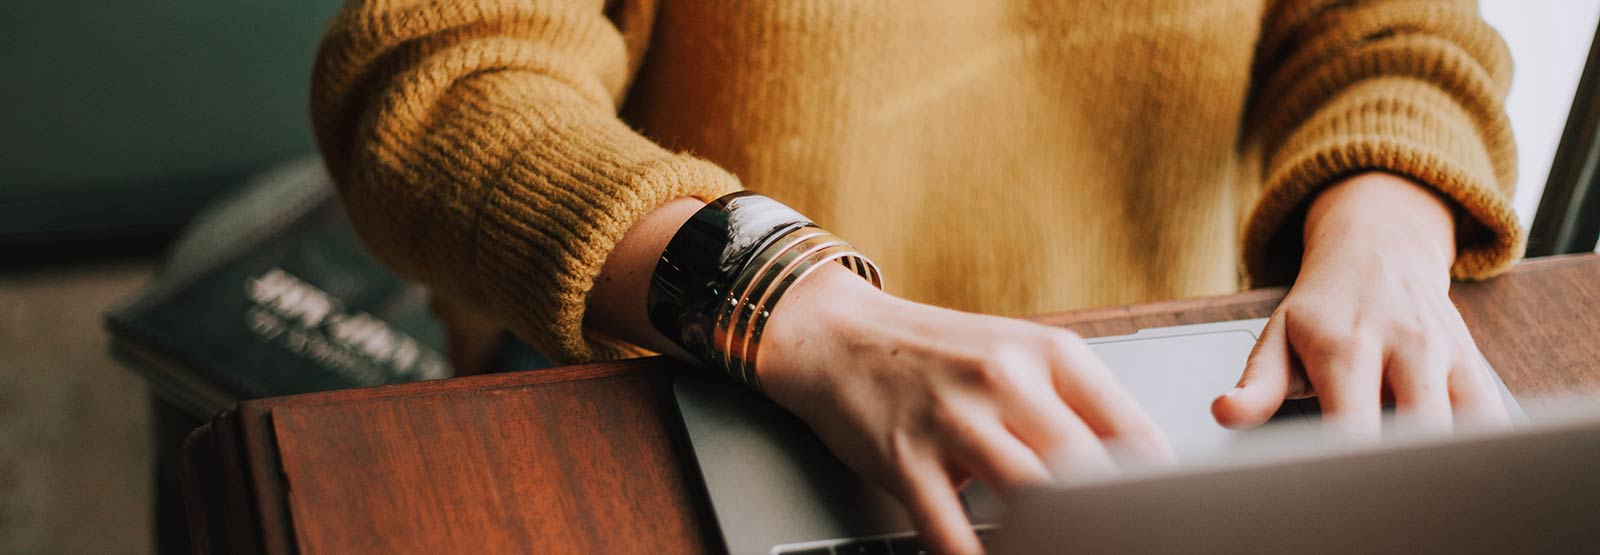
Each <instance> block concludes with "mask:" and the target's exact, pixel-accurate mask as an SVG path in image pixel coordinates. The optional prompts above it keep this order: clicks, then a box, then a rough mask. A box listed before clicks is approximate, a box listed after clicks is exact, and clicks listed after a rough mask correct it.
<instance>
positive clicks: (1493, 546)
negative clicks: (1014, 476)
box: [994, 400, 1600, 554]
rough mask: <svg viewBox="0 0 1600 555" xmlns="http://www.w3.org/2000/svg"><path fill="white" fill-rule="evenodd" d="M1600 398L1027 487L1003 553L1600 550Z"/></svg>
mask: <svg viewBox="0 0 1600 555" xmlns="http://www.w3.org/2000/svg"><path fill="white" fill-rule="evenodd" d="M1597 406H1600V405H1597V400H1589V401H1587V409H1588V410H1587V414H1582V413H1580V414H1577V415H1575V416H1574V415H1570V414H1568V415H1563V416H1561V417H1558V418H1541V417H1540V415H1538V414H1537V413H1536V414H1535V417H1534V418H1533V419H1532V422H1533V424H1530V425H1527V426H1526V427H1524V428H1520V429H1517V430H1514V431H1501V432H1495V433H1478V434H1473V433H1470V432H1469V433H1467V434H1464V435H1458V436H1455V437H1443V438H1432V439H1424V440H1420V441H1412V442H1409V443H1408V442H1397V443H1391V444H1384V445H1378V446H1367V447H1360V448H1340V447H1337V446H1327V445H1326V444H1323V445H1322V446H1320V447H1319V448H1313V449H1298V450H1283V449H1277V450H1274V451H1267V452H1259V453H1257V454H1256V455H1255V456H1251V457H1246V458H1243V459H1241V460H1234V461H1231V462H1226V463H1215V464H1208V465H1201V466H1199V467H1192V468H1179V469H1177V470H1176V471H1173V472H1168V473H1166V474H1164V475H1153V476H1143V477H1138V478H1122V479H1116V480H1114V481H1109V482H1103V483H1098V484H1083V485H1078V486H1072V487H1057V488H1039V489H1032V490H1024V491H1020V492H1017V493H1016V494H1015V495H1013V496H1011V498H1010V503H1011V507H1010V508H1011V509H1012V510H1010V511H1009V512H1008V514H1007V516H1006V519H1005V521H1004V522H1005V523H1004V525H1003V526H1002V529H1001V531H1000V532H999V534H998V535H997V541H996V544H995V549H994V552H995V553H1000V554H1015V553H1180V552H1181V553H1258V552H1268V551H1282V550H1287V551H1293V552H1295V553H1312V554H1316V553H1576V552H1584V551H1591V550H1593V549H1594V548H1595V546H1596V545H1600V471H1597V470H1596V469H1597V465H1600V411H1597V410H1595V409H1596V407H1597ZM1268 432H1269V434H1268V435H1270V432H1272V431H1270V430H1269V431H1268ZM1304 432H1306V430H1295V431H1294V433H1298V434H1299V437H1302V438H1303V437H1306V434H1305V433H1304ZM1274 439H1275V440H1278V441H1277V442H1280V443H1281V440H1284V439H1291V438H1289V437H1279V438H1267V440H1269V441H1270V440H1274ZM1252 441H1255V440H1254V439H1253V440H1252ZM1291 442H1292V441H1291Z"/></svg>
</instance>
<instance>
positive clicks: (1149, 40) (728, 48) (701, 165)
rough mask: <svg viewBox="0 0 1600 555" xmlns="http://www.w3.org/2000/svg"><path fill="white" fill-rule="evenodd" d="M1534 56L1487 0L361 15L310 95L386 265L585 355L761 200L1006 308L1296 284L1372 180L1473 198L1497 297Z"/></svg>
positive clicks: (921, 279)
mask: <svg viewBox="0 0 1600 555" xmlns="http://www.w3.org/2000/svg"><path fill="white" fill-rule="evenodd" d="M1510 69H1511V68H1510V62H1509V57H1508V54H1507V51H1506V49H1505V46H1504V44H1503V43H1502V42H1501V40H1500V38H1499V37H1498V36H1497V35H1496V34H1495V33H1494V31H1493V30H1492V29H1490V28H1489V27H1488V26H1487V25H1485V24H1484V22H1483V21H1482V20H1481V19H1480V18H1479V17H1478V15H1477V11H1476V2H1475V1H1473V0H1456V1H1403V0H1392V1H1370V2H1362V1H1354V2H1352V1H1346V0H1338V1H1334V0H1323V1H1287V0H1286V1H1282V2H1271V1H1264V0H1165V1H1159V0H1098V1H1071V0H1060V1H1045V0H1039V1H1028V0H985V1H973V0H685V1H663V2H656V1H654V0H612V1H607V2H602V1H600V0H590V1H554V0H544V1H537V2H534V1H521V2H519V1H509V0H505V1H494V0H482V1H475V2H474V1H464V0H458V1H437V0H435V1H427V0H417V1H407V0H360V1H353V2H351V3H350V5H349V6H347V7H346V9H345V10H344V11H343V12H342V13H341V14H340V15H339V16H338V17H337V19H335V20H334V21H333V22H332V24H331V28H330V30H329V33H328V36H327V38H326V41H325V42H324V44H323V46H322V51H321V54H320V56H319V58H318V62H317V66H316V76H315V85H314V90H313V94H312V101H313V102H312V104H313V116H314V120H315V127H316V130H317V135H318V139H319V141H320V145H321V148H322V152H323V154H324V156H325V158H326V160H327V164H328V167H329V169H330V170H331V171H332V173H333V175H334V177H335V179H336V180H337V182H338V183H339V186H340V190H341V193H342V195H343V198H344V201H345V203H346V206H347V208H348V210H349V212H350V214H351V217H352V218H353V220H354V222H355V224H356V226H357V228H358V229H359V231H360V233H361V234H362V237H363V238H364V240H365V241H366V243H367V244H368V245H369V247H370V248H371V249H372V250H374V251H375V252H376V253H377V254H378V255H379V256H380V257H381V258H383V259H384V260H386V261H387V262H388V263H389V264H391V265H393V266H394V267H395V268H396V269H398V270H399V271H401V272H402V273H404V274H406V275H408V276H411V277H413V278H415V279H418V280H421V281H423V282H425V283H427V284H429V285H430V286H431V287H433V289H434V290H435V291H436V292H437V293H439V294H442V295H444V296H445V297H446V298H448V299H452V300H453V301H454V302H456V303H459V304H460V305H462V306H466V307H470V310H471V311H473V312H476V313H478V314H482V315H485V316H486V317H489V318H492V319H493V321H495V322H498V323H500V324H502V325H503V326H505V327H506V328H508V329H511V330H512V331H514V332H515V333H516V334H517V335H519V336H520V337H522V338H523V339H525V340H527V341H529V342H530V343H531V344H532V345H534V346H535V347H536V348H539V349H541V350H543V351H544V352H546V353H547V354H550V355H552V356H554V357H555V358H557V359H558V360H563V361H578V360H591V359H597V358H606V357H616V356H622V355H624V354H626V353H628V352H629V350H628V349H627V348H626V347H625V346H621V345H618V344H616V343H615V342H613V341H611V340H608V339H607V338H604V337H601V336H600V335H599V334H597V333H594V332H593V331H592V330H587V329H585V327H584V310H585V303H586V301H587V295H588V292H589V291H590V289H591V285H592V284H593V282H594V280H595V277H596V276H597V275H598V273H599V271H600V267H601V264H602V263H603V262H604V260H605V257H606V255H607V253H608V252H610V250H611V249H612V248H613V246H614V245H615V244H616V242H617V241H618V240H619V239H620V238H621V237H622V235H623V233H624V232H625V231H626V230H627V229H628V227H629V225H630V224H632V223H633V222H634V221H636V220H637V219H639V218H640V217H641V216H642V215H644V214H646V213H647V212H649V211H650V210H651V209H652V208H654V207H656V206H658V205H660V204H662V203H663V202H666V201H668V200H671V199H674V198H678V197H683V196H693V197H698V198H701V199H711V198H715V197H717V196H719V195H722V194H724V193H727V192H730V191H733V190H737V189H739V188H741V187H749V188H751V189H753V190H756V191H759V192H762V193H764V194H767V195H769V196H772V197H774V198H777V199H778V200H781V201H783V202H785V203H788V204H789V205H791V206H793V207H795V208H796V209H797V210H799V211H800V212H802V213H805V214H807V215H809V216H811V217H812V218H813V219H815V220H816V221H817V222H818V223H819V224H820V225H822V226H824V227H826V228H828V229H830V230H832V231H834V232H835V233H837V234H839V235H840V236H842V237H845V238H847V239H849V240H850V241H852V242H853V243H854V244H855V245H856V246H857V247H858V248H860V249H861V250H862V251H863V252H865V253H867V254H868V255H869V256H871V257H873V258H874V260H876V261H877V262H878V263H879V264H880V265H881V266H882V267H883V270H884V272H885V275H886V278H887V281H888V288H889V290H890V291H891V292H893V293H895V294H897V295H901V296H904V297H907V298H910V299H913V300H917V301H923V302H928V303H933V304H938V305H944V306H949V307H955V308H959V309H966V310H973V311H981V312H988V313H998V314H1009V315H1023V314H1031V313H1040V312H1049V311H1060V310H1066V309H1072V308H1078V307H1085V306H1095V305H1114V304H1122V303H1132V302H1137V301H1146V300H1153V299H1162V298H1173V297H1184V296H1193V295H1203V294H1215V293H1225V292H1230V291H1234V290H1236V289H1237V288H1238V287H1240V285H1241V284H1242V283H1244V279H1243V278H1244V277H1245V276H1248V277H1249V278H1251V279H1253V281H1254V282H1256V283H1280V282H1284V281H1287V280H1288V279H1290V278H1292V276H1293V274H1294V271H1295V269H1296V266H1297V264H1298V258H1299V256H1298V255H1299V248H1300V234H1301V230H1300V225H1301V224H1300V219H1301V218H1302V217H1303V215H1302V214H1303V211H1304V209H1305V206H1306V204H1307V202H1308V200H1309V198H1310V197H1311V196H1312V195H1314V194H1315V193H1316V192H1317V190H1318V188H1319V187H1323V186H1325V185H1328V184H1330V183H1331V182H1334V181H1337V180H1338V179H1340V178H1341V177H1344V176H1347V175H1350V174H1352V173H1354V172H1360V171H1364V170H1384V171H1389V172H1393V173H1397V174H1401V175H1404V176H1407V177H1410V178H1411V179H1413V180H1415V181H1417V182H1419V183H1423V184H1426V185H1428V186H1431V187H1433V188H1434V189H1436V190H1438V191H1439V192H1441V193H1443V194H1444V195H1446V196H1447V197H1449V198H1450V199H1453V200H1454V201H1455V203H1456V204H1457V205H1458V206H1459V209H1460V210H1459V212H1460V218H1459V222H1460V223H1459V226H1458V236H1459V252H1460V254H1459V255H1458V257H1457V260H1456V263H1455V267H1454V270H1453V272H1454V275H1455V276H1456V277H1458V278H1481V277H1485V276H1489V275H1491V274H1493V273H1495V272H1498V271H1501V270H1502V269H1504V268H1506V267H1507V266H1508V265H1509V264H1510V263H1512V262H1513V261H1514V260H1515V259H1516V258H1517V257H1518V256H1519V254H1520V252H1521V246H1522V238H1521V232H1520V230H1519V227H1518V225H1517V223H1516V219H1515V215H1514V214H1513V212H1512V210H1511V208H1510V206H1509V202H1508V199H1509V196H1508V195H1509V194H1510V189H1511V187H1512V184H1513V182H1514V171H1515V169H1514V168H1515V164H1514V157H1515V154H1514V147H1513V143H1512V138H1511V133H1510V130H1509V127H1508V125H1507V122H1506V119H1505V115H1504V111H1503V109H1502V105H1501V102H1502V99H1503V97H1504V95H1505V92H1506V89H1507V87H1508V85H1509V76H1510Z"/></svg>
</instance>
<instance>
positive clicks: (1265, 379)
mask: <svg viewBox="0 0 1600 555" xmlns="http://www.w3.org/2000/svg"><path fill="white" fill-rule="evenodd" d="M1284 319H1285V318H1284V316H1283V313H1282V312H1279V313H1277V314H1274V315H1273V316H1272V319H1270V320H1267V326H1266V327H1265V328H1263V329H1262V330H1261V339H1260V340H1258V341H1256V346H1255V349H1252V350H1251V351H1250V358H1249V359H1248V360H1247V361H1246V362H1245V365H1244V373H1243V374H1241V375H1240V376H1239V383H1238V385H1235V386H1234V387H1233V389H1231V390H1228V391H1227V392H1226V393H1223V394H1222V395H1221V396H1219V397H1217V399H1216V400H1215V401H1212V402H1211V416H1212V417H1213V418H1216V419H1217V423H1218V424H1221V425H1223V426H1224V427H1227V428H1252V427H1255V426H1260V425H1261V424H1262V423H1264V422H1266V421H1267V419H1269V418H1272V415H1273V414H1274V413H1276V412H1278V408H1279V407H1281V406H1283V400H1284V399H1286V398H1288V396H1289V385H1290V373H1291V372H1293V367H1292V363H1291V361H1290V354H1289V339H1288V335H1287V334H1286V333H1285V328H1284Z"/></svg>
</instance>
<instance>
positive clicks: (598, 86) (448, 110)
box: [312, 0, 739, 362]
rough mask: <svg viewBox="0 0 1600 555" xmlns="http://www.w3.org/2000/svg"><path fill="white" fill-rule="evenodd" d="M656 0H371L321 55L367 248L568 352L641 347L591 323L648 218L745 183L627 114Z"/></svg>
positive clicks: (316, 114) (337, 145)
mask: <svg viewBox="0 0 1600 555" xmlns="http://www.w3.org/2000/svg"><path fill="white" fill-rule="evenodd" d="M653 13H654V7H653V5H651V3H650V2H610V3H609V4H607V3H604V2H602V1H601V0H592V1H542V2H525V1H511V0H505V1H499V0H480V1H472V0H449V1H445V0H355V1H352V2H350V3H349V4H348V5H347V6H346V7H345V9H344V10H343V11H342V12H341V13H340V14H339V15H338V16H337V17H336V18H335V19H334V21H333V22H332V23H331V25H330V29H329V31H328V34H327V36H326V38H325V39H324V41H323V44H322V47H321V51H320V52H319V54H318V59H317V64H316V69H315V75H314V78H313V91H312V117H313V122H314V126H315V128H316V133H317V139H318V144H319V146H320V148H321V150H322V154H323V157H324V158H325V160H326V163H327V165H328V168H329V170H330V172H331V173H332V175H333V177H334V180H335V182H336V183H337V184H338V188H339V191H340V194H341V197H342V199H343V201H344V203H345V207H346V209H347V211H348V212H349V214H350V216H351V220H352V221H353V222H354V224H355V226H356V228H357V231H358V234H359V235H360V236H361V237H362V240H363V241H364V242H365V243H366V245H367V246H368V247H369V248H370V249H371V250H372V251H374V253H375V254H376V255H377V256H378V257H379V258H380V259H382V260H384V261H385V262H386V263H387V264H389V265H390V266H392V267H393V268H395V269H396V270H397V271H399V272H400V273H402V274H403V275H406V276H408V277H410V278H413V279H417V280H419V281H422V282H424V283H426V284H428V285H429V286H430V287H431V288H433V289H434V290H435V291H436V292H437V293H441V294H444V295H446V296H448V297H451V298H452V299H454V300H455V301H457V302H461V303H466V304H469V305H470V306H475V307H476V310H480V311H483V312H486V313H487V314H490V315H492V316H493V317H495V318H497V319H499V320H500V321H502V322H503V323H504V324H505V325H506V326H507V327H509V328H510V329H511V330H512V331H513V332H515V333H516V334H517V335H518V336H520V337H521V338H523V339H524V340H526V341H528V342H529V343H530V344H531V345H533V346H534V347H535V348H537V349H539V350H540V351H542V352H544V353H545V354H546V355H548V356H551V357H552V358H554V359H557V360H559V361H563V362H574V361H587V360H596V359H605V358H617V357H622V356H625V355H628V354H633V353H635V352H636V351H634V350H633V349H632V348H631V347H628V346H627V345H624V344H622V343H620V342H617V341H614V340H611V339H608V338H606V337H603V336H602V335H601V334H598V333H594V332H592V331H591V330H586V329H585V328H584V325H583V321H584V313H585V306H586V304H587V301H588V294H589V291H590V290H591V289H592V286H593V284H594V282H595V279H596V277H597V276H598V275H599V273H600V268H601V265H602V264H603V263H604V261H605V258H606V256H607V254H608V253H609V252H610V251H611V250H612V249H613V247H614V246H615V245H616V243H617V242H618V241H619V240H620V239H621V238H622V235H623V233H624V232H625V231H627V229H628V228H629V227H630V225H632V224H633V223H634V222H635V221H637V220H638V219H640V218H641V217H642V216H643V215H644V214H646V213H648V212H650V211H651V210H652V209H654V208H655V207H657V206H659V205H660V204H662V203H665V202H667V201H670V200H672V199H675V198H681V197H686V196H692V197H698V198H701V199H712V198H715V197H717V196H720V195H722V194H724V193H727V192H730V191H733V190H737V189H738V188H739V183H738V181H737V180H736V179H735V178H734V177H733V176H731V175H729V174H728V173H727V172H724V171H722V170H721V169H719V168H717V167H716V166H714V165H713V164H711V163H709V162H706V161H704V160H701V159H697V158H694V157H692V156H689V155H686V154H679V153H673V152H669V151H667V150H665V149H663V148H661V147H660V146H658V145H656V144H654V143H652V142H651V141H650V140H648V139H646V138H645V137H643V136H641V135H639V134H638V133H636V132H635V131H633V130H632V129H630V128H629V127H628V126H627V125H625V124H624V123H623V122H622V121H621V120H619V119H618V117H617V109H618V104H619V103H620V101H621V99H622V98H623V95H624V93H625V91H626V89H627V86H628V82H629V80H630V79H631V77H632V73H633V70H634V69H633V68H634V67H635V66H636V65H637V60H638V58H639V55H640V53H641V52H642V50H643V48H644V45H645V44H646V43H647V42H648V33H649V29H650V25H651V23H652V19H653Z"/></svg>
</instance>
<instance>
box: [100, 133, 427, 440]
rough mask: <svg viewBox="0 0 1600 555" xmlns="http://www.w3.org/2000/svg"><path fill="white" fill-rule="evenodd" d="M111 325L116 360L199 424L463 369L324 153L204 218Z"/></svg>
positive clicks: (252, 186)
mask: <svg viewBox="0 0 1600 555" xmlns="http://www.w3.org/2000/svg"><path fill="white" fill-rule="evenodd" d="M105 324H106V328H107V330H108V331H109V332H110V334H111V338H112V339H111V348H112V352H113V353H114V354H115V355H116V356H118V357H119V358H120V359H121V360H123V361H125V362H126V363H127V364H128V365H129V366H131V367H132V368H133V369H134V370H136V371H139V372H140V373H142V374H143V375H144V376H145V378H146V379H147V380H148V381H149V382H150V383H151V385H152V386H153V389H154V392H155V394H156V395H157V396H159V397H160V398H162V399H164V400H166V401H168V402H170V403H172V404H174V405H176V406H178V407H179V408H181V409H182V410H184V411H185V412H187V413H190V414H192V415H194V416H197V417H201V418H205V417H209V416H210V415H211V414H214V413H216V412H217V411H220V410H224V409H226V408H229V407H231V406H233V405H234V404H235V403H237V402H239V401H241V400H245V399H255V398H262V397H275V396H280V395H290V394H296V393H306V392H312V391H325V390H331V389H343V388H352V387H365V386H372V385H381V384H389V383H399V382H409V381H417V380H430V379H439V378H445V377H449V376H450V375H451V374H452V372H451V369H450V366H449V361H448V358H447V357H446V356H445V354H444V349H445V334H444V330H443V327H442V326H441V324H440V323H439V322H438V321H437V320H436V319H435V318H434V317H433V315H432V314H431V312H430V311H429V309H428V303H427V293H426V291H425V290H424V289H423V288H422V287H420V286H418V285H416V284H411V283H408V282H406V281H405V280H403V279H401V278H400V277H399V276H396V275H395V274H393V273H392V272H391V271H389V270H388V269H387V268H386V267H384V266H383V265H382V264H381V263H380V262H378V261H377V260H376V259H374V258H373V257H372V256H371V255H370V254H368V253H367V251H366V250H365V249H364V248H363V247H362V245H361V244H360V241H359V240H358V239H357V237H356V234H355V231H354V229H353V228H352V227H351V225H350V222H349V220H348V219H347V218H346V216H345V213H344V210H343V209H342V208H341V206H340V204H339V200H338V196H337V195H336V194H335V192H334V189H333V184H332V181H331V179H330V178H329V177H328V175H327V173H326V171H325V170H324V169H323V166H322V164H321V162H320V161H319V160H317V159H316V158H304V159H299V160H295V161H291V162H289V163H286V164H284V165H281V166H279V167H277V168H275V169H273V170H270V171H268V172H266V173H265V174H262V175H260V176H258V177H257V178H254V179H252V180H249V182H248V183H246V184H245V185H243V186H241V187H240V188H239V189H238V191H237V192H236V193H234V194H232V195H230V196H228V197H227V198H225V199H223V200H221V201H219V202H218V203H216V204H215V205H213V206H212V207H210V208H208V209H206V210H205V211H203V212H202V213H201V214H200V215H199V216H197V217H196V219H195V220H194V222H193V223H192V224H190V226H189V227H188V228H187V229H186V231H185V232H184V233H183V234H182V235H181V236H180V237H179V238H178V240H177V241H176V242H175V243H174V245H173V247H172V250H171V253H170V254H169V256H168V259H167V261H166V263H165V264H164V265H163V267H162V269H161V270H160V271H159V272H158V274H157V275H156V277H155V279H154V280H153V282H152V284H151V285H150V286H148V287H147V288H145V289H144V290H143V291H141V292H140V293H138V294H137V295H136V296H135V297H134V298H133V299H131V300H129V301H128V302H127V303H125V304H124V305H122V306H120V307H118V308H116V309H114V310H112V311H111V312H110V313H108V314H107V315H106V319H105Z"/></svg>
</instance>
